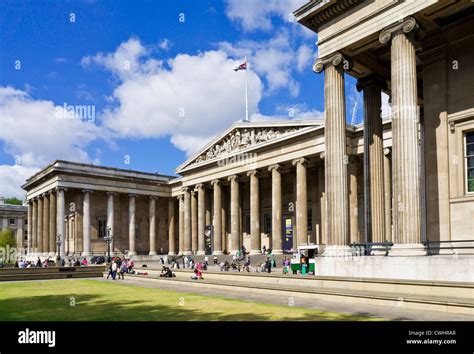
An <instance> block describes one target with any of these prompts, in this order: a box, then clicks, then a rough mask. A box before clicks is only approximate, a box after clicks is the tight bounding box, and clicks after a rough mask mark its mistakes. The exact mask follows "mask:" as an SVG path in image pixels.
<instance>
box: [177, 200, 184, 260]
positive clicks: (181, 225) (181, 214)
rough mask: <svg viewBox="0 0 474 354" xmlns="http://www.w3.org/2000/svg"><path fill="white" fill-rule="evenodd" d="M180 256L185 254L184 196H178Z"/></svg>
mask: <svg viewBox="0 0 474 354" xmlns="http://www.w3.org/2000/svg"><path fill="white" fill-rule="evenodd" d="M177 199H178V206H179V209H178V255H182V254H183V253H184V196H183V195H182V194H181V195H178V197H177Z"/></svg>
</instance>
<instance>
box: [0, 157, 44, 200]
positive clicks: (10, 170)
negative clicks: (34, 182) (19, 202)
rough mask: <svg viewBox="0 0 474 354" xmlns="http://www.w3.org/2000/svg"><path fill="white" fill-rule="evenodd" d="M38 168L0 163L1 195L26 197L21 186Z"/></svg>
mask: <svg viewBox="0 0 474 354" xmlns="http://www.w3.org/2000/svg"><path fill="white" fill-rule="evenodd" d="M38 170H39V168H37V167H26V166H21V165H0V195H1V196H4V197H16V198H18V199H24V198H25V191H24V190H23V189H21V186H22V185H23V184H24V183H25V181H26V179H27V178H29V177H31V176H32V175H33V174H35V173H36V172H38Z"/></svg>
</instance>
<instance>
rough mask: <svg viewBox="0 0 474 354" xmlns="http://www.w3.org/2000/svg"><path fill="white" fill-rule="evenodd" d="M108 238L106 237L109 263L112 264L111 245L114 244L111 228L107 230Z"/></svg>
mask: <svg viewBox="0 0 474 354" xmlns="http://www.w3.org/2000/svg"><path fill="white" fill-rule="evenodd" d="M106 231H107V236H105V237H104V241H105V242H106V243H107V262H110V245H111V244H112V240H113V237H112V233H111V232H112V229H111V228H110V227H107V228H106Z"/></svg>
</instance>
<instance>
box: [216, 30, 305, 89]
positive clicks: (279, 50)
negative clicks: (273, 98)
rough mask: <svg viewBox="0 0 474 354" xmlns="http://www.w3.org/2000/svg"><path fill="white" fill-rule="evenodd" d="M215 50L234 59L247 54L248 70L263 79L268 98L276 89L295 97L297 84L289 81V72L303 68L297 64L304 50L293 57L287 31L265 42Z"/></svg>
mask: <svg viewBox="0 0 474 354" xmlns="http://www.w3.org/2000/svg"><path fill="white" fill-rule="evenodd" d="M303 47H306V46H303ZM218 48H219V49H220V50H222V51H225V52H226V53H229V54H230V55H232V56H235V57H243V56H244V55H245V54H247V55H248V58H249V68H251V69H253V70H255V71H256V72H257V74H259V75H261V76H263V77H265V80H266V82H267V86H268V91H269V92H267V93H268V94H272V93H273V92H275V91H276V90H279V89H288V90H289V92H290V94H291V95H292V96H293V97H296V96H298V94H299V83H298V82H297V81H296V80H294V79H293V77H292V71H293V70H294V69H296V68H298V67H299V66H300V65H303V64H300V63H299V62H300V61H303V60H304V59H305V58H304V57H305V55H306V56H307V55H308V54H307V50H306V49H303V50H302V53H301V54H300V53H299V54H298V55H296V56H295V54H294V52H295V51H296V50H295V49H294V48H293V47H292V45H291V41H290V36H289V34H288V32H287V31H281V32H279V33H278V34H276V35H275V36H274V37H272V38H270V39H269V40H267V41H252V40H242V41H238V42H236V43H230V42H220V43H218ZM308 49H309V48H308Z"/></svg>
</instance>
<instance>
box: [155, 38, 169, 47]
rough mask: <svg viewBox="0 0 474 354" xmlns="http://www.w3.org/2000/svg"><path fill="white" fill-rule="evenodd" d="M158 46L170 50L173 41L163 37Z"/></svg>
mask: <svg viewBox="0 0 474 354" xmlns="http://www.w3.org/2000/svg"><path fill="white" fill-rule="evenodd" d="M158 47H159V48H161V49H163V50H168V49H170V47H171V41H170V40H169V39H167V38H165V39H163V40H162V41H161V42H160V43H159V44H158Z"/></svg>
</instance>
